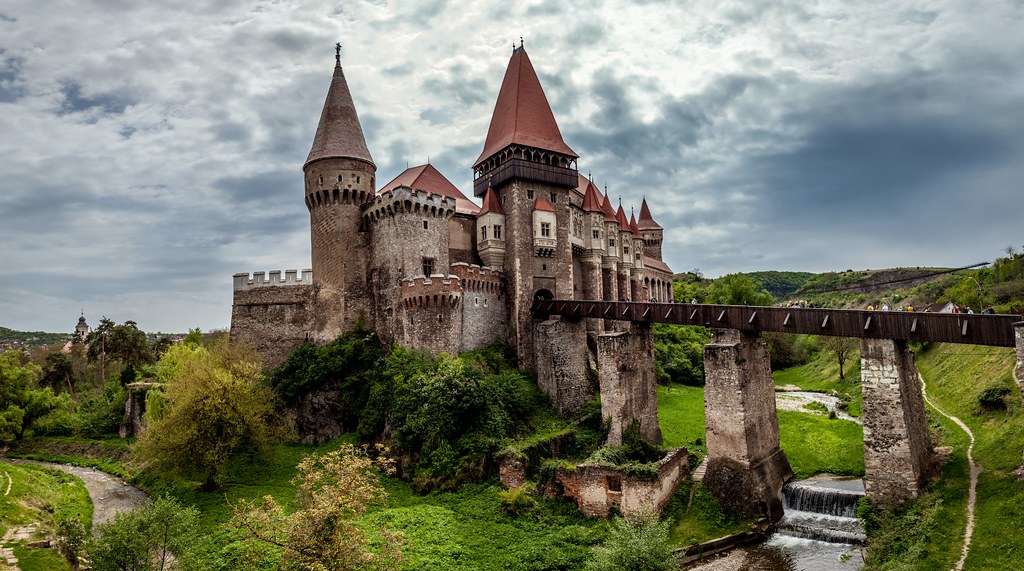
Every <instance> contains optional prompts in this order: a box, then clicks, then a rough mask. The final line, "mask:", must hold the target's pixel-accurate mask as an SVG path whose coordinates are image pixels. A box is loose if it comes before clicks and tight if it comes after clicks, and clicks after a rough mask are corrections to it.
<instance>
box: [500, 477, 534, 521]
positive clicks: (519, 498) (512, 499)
mask: <svg viewBox="0 0 1024 571" xmlns="http://www.w3.org/2000/svg"><path fill="white" fill-rule="evenodd" d="M536 495H537V490H536V489H535V488H534V486H533V484H530V483H526V484H523V485H522V486H519V487H518V488H512V489H509V490H502V491H500V492H498V500H499V502H500V504H501V511H503V512H505V513H507V514H508V515H510V516H513V517H522V516H524V515H526V514H528V513H530V512H532V511H534V510H536V509H537V499H536V497H535V496H536Z"/></svg>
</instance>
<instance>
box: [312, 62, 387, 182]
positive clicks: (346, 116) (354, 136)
mask: <svg viewBox="0 0 1024 571" xmlns="http://www.w3.org/2000/svg"><path fill="white" fill-rule="evenodd" d="M333 158H346V159H358V160H361V161H366V162H368V163H370V164H371V165H374V166H377V165H375V164H374V163H373V158H372V157H370V150H369V149H367V148H366V138H365V137H363V128H362V126H361V125H360V123H359V115H358V114H356V106H355V103H353V102H352V93H351V92H350V91H349V89H348V82H347V81H345V72H344V71H342V69H341V57H340V55H339V56H336V57H335V65H334V77H333V78H331V87H330V88H329V89H328V90H327V99H326V100H325V101H324V110H323V112H321V113H320V124H319V125H317V127H316V135H314V136H313V147H312V148H311V149H310V150H309V156H307V157H306V162H305V164H304V165H303V168H305V165H308V164H309V163H311V162H313V161H316V160H320V159H333Z"/></svg>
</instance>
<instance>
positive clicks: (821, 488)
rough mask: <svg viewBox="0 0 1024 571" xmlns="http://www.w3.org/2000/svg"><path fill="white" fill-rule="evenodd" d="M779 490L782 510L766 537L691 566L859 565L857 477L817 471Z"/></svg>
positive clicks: (794, 570)
mask: <svg viewBox="0 0 1024 571" xmlns="http://www.w3.org/2000/svg"><path fill="white" fill-rule="evenodd" d="M782 493H783V497H784V500H785V515H783V517H782V520H781V521H779V524H778V528H777V531H776V532H775V533H774V534H773V535H772V536H771V537H769V538H768V541H766V542H765V543H764V544H762V545H759V546H756V547H749V548H745V549H742V550H734V551H733V552H731V553H729V554H728V555H726V556H724V557H722V558H720V559H718V560H714V559H713V560H711V561H708V562H706V563H702V564H700V565H698V566H696V567H694V568H693V569H695V570H705V571H718V570H723V571H724V570H726V569H730V570H736V569H743V570H758V571H856V570H858V569H860V568H861V567H863V559H862V556H861V551H860V548H861V546H862V545H863V544H864V541H865V536H864V528H863V527H862V526H861V524H860V522H859V521H858V520H857V502H858V500H860V498H861V497H863V496H864V483H863V481H862V480H860V479H856V478H839V477H834V476H825V475H821V476H815V477H813V478H809V479H807V480H801V481H798V482H790V483H789V484H786V486H785V487H784V488H783V490H782Z"/></svg>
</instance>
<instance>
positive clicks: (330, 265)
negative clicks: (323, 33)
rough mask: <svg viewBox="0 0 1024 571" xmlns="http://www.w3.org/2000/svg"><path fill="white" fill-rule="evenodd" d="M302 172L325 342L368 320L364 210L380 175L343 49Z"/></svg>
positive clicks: (317, 330)
mask: <svg viewBox="0 0 1024 571" xmlns="http://www.w3.org/2000/svg"><path fill="white" fill-rule="evenodd" d="M302 170H303V173H304V174H305V197H306V207H307V208H308V209H309V218H310V230H311V238H312V254H313V256H312V257H313V281H314V285H315V286H316V292H317V294H316V295H317V305H318V306H319V309H318V311H317V319H316V323H315V324H314V327H313V329H314V332H313V333H314V336H315V337H316V338H317V339H319V340H321V341H327V340H330V339H333V338H334V337H336V336H338V335H340V334H341V333H342V332H344V331H346V330H348V329H350V328H351V327H352V326H353V325H354V324H355V321H356V320H357V319H358V318H360V317H362V318H364V319H368V318H369V311H368V310H369V307H368V305H367V300H368V299H369V295H368V294H367V291H366V268H367V249H368V245H369V244H368V239H367V236H366V234H365V233H364V232H362V231H361V229H360V221H361V213H360V208H361V206H362V205H364V204H366V203H369V202H372V201H373V199H374V184H375V182H376V181H375V180H374V176H375V175H376V172H377V166H376V165H375V164H374V163H373V158H372V157H370V151H369V149H367V147H366V139H365V138H364V137H363V129H362V126H361V125H360V123H359V116H358V114H357V113H356V107H355V103H353V101H352V94H351V92H350V91H349V88H348V82H347V81H346V80H345V73H344V71H343V70H342V68H341V55H340V46H339V47H337V51H336V52H335V64H334V76H333V77H332V78H331V85H330V88H329V89H328V91H327V98H326V100H325V101H324V108H323V112H322V113H321V114H320V123H319V124H318V126H317V129H316V135H315V136H314V137H313V146H312V148H311V149H310V151H309V156H307V157H306V163H305V165H303V167H302ZM367 325H369V326H372V325H373V323H370V322H367Z"/></svg>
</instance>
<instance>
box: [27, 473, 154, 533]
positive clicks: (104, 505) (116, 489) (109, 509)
mask: <svg viewBox="0 0 1024 571" xmlns="http://www.w3.org/2000/svg"><path fill="white" fill-rule="evenodd" d="M7 461H8V462H11V463H12V464H14V463H23V464H37V465H39V466H48V467H50V468H56V469H57V470H61V471H64V472H67V473H68V474H72V475H75V476H78V477H79V478H81V479H82V481H83V482H85V489H86V490H87V491H88V492H89V499H90V500H92V507H93V512H92V527H93V529H94V530H95V529H96V528H97V526H99V525H100V524H102V523H106V522H108V521H110V520H112V519H114V514H116V513H118V512H123V511H130V510H133V509H135V508H138V507H142V506H143V505H144V504H145V503H146V494H145V492H143V491H142V490H140V489H138V488H136V487H134V486H130V485H128V484H126V483H125V482H124V480H122V479H120V478H118V477H117V476H111V475H110V474H107V473H106V472H101V471H99V470H97V469H95V468H82V467H79V466H68V465H66V464H51V463H49V462H34V461H30V460H15V459H8V460H7Z"/></svg>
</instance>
